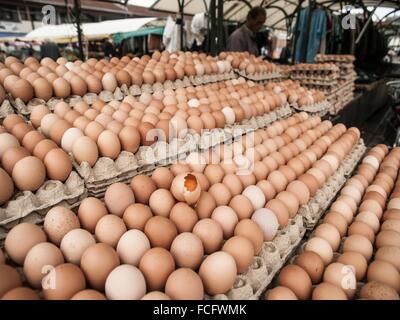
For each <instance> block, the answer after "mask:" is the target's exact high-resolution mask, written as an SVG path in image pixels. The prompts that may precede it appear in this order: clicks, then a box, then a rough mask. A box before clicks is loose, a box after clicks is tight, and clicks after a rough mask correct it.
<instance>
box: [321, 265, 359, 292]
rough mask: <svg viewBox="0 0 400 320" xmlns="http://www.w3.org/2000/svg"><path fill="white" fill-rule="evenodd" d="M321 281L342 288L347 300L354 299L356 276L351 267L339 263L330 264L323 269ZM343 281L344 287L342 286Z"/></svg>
mask: <svg viewBox="0 0 400 320" xmlns="http://www.w3.org/2000/svg"><path fill="white" fill-rule="evenodd" d="M323 280H324V282H327V283H331V284H333V285H335V286H337V287H339V288H342V289H343V290H344V292H345V293H346V295H347V297H348V298H349V299H352V298H353V297H354V294H355V291H356V276H355V273H354V270H353V269H352V268H351V267H348V266H346V265H344V264H342V263H339V262H334V263H331V264H330V265H329V266H327V267H326V269H325V272H324V278H323ZM345 281H346V287H344V286H343V283H345Z"/></svg>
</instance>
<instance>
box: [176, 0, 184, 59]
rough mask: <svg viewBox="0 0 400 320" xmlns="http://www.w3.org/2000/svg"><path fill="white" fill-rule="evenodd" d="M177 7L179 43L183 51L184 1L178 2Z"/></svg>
mask: <svg viewBox="0 0 400 320" xmlns="http://www.w3.org/2000/svg"><path fill="white" fill-rule="evenodd" d="M178 6H179V15H180V21H181V25H180V41H181V46H180V47H181V50H182V51H183V49H184V48H183V23H184V21H183V15H184V8H185V0H178Z"/></svg>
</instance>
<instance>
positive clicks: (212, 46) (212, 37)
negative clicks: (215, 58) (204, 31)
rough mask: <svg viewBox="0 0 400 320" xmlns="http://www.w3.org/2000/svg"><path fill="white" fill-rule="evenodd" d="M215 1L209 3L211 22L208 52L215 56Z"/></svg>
mask: <svg viewBox="0 0 400 320" xmlns="http://www.w3.org/2000/svg"><path fill="white" fill-rule="evenodd" d="M215 14H216V0H211V1H210V20H211V30H210V52H211V54H212V55H215V54H216V52H217V48H216V43H215V38H216V35H217V34H216V28H217V23H216V22H217V21H216V16H215Z"/></svg>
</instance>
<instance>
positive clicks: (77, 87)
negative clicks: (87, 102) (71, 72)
mask: <svg viewBox="0 0 400 320" xmlns="http://www.w3.org/2000/svg"><path fill="white" fill-rule="evenodd" d="M70 85H71V92H72V94H74V95H78V96H83V95H84V94H85V93H86V92H87V90H88V88H87V84H86V81H85V80H83V79H82V78H81V77H79V76H73V77H72V78H71V81H70Z"/></svg>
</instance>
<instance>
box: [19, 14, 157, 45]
mask: <svg viewBox="0 0 400 320" xmlns="http://www.w3.org/2000/svg"><path fill="white" fill-rule="evenodd" d="M154 20H156V18H133V19H118V20H107V21H102V22H95V23H83V24H82V31H83V35H84V37H85V38H87V39H99V38H104V37H107V36H109V35H112V34H116V33H119V32H129V31H136V30H138V29H140V28H141V27H143V26H145V25H146V24H148V23H150V22H152V21H154ZM76 36H77V32H76V28H75V26H74V25H72V24H60V25H46V26H43V27H40V28H37V29H35V30H33V31H31V32H29V33H28V34H27V35H26V36H25V37H24V38H22V39H24V40H45V39H51V40H53V41H57V40H64V39H71V38H75V37H76Z"/></svg>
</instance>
